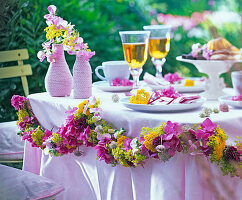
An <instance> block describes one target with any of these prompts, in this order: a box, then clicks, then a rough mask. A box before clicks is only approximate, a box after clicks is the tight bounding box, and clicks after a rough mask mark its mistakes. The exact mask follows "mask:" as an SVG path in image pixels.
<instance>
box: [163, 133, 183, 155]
mask: <svg viewBox="0 0 242 200" xmlns="http://www.w3.org/2000/svg"><path fill="white" fill-rule="evenodd" d="M162 145H164V147H165V148H166V149H169V150H168V153H169V155H170V156H171V157H173V156H174V155H175V153H176V151H178V152H181V151H182V150H183V148H182V145H181V142H180V140H179V138H178V137H177V136H175V135H173V136H172V138H171V139H169V140H168V139H163V138H162Z"/></svg>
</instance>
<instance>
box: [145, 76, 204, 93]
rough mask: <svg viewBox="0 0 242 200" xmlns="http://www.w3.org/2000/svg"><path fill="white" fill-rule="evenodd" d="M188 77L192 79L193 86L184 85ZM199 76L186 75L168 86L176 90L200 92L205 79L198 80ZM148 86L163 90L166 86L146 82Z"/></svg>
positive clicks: (202, 89)
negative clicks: (176, 82)
mask: <svg viewBox="0 0 242 200" xmlns="http://www.w3.org/2000/svg"><path fill="white" fill-rule="evenodd" d="M186 79H190V80H193V81H194V86H184V84H185V80H186ZM200 80H201V78H199V77H186V78H184V79H183V80H181V83H179V84H171V85H168V86H172V87H174V89H175V90H177V91H178V92H202V91H204V89H205V81H200ZM146 85H147V86H149V87H150V88H151V89H152V90H163V89H165V88H167V87H168V86H167V85H166V86H164V85H152V84H146Z"/></svg>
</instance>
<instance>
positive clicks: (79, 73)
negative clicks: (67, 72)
mask: <svg viewBox="0 0 242 200" xmlns="http://www.w3.org/2000/svg"><path fill="white" fill-rule="evenodd" d="M73 95H74V98H75V99H86V98H89V97H90V96H92V69H91V66H90V64H89V62H88V61H85V60H84V59H83V57H82V56H76V61H75V64H74V66H73Z"/></svg>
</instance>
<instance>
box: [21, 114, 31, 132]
mask: <svg viewBox="0 0 242 200" xmlns="http://www.w3.org/2000/svg"><path fill="white" fill-rule="evenodd" d="M29 124H34V118H33V117H28V116H26V117H23V121H21V122H19V123H18V128H19V129H20V130H21V131H24V130H25V128H26V126H27V125H29Z"/></svg>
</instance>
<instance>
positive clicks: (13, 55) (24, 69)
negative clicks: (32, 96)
mask: <svg viewBox="0 0 242 200" xmlns="http://www.w3.org/2000/svg"><path fill="white" fill-rule="evenodd" d="M27 59H29V54H28V50H27V49H18V50H11V51H1V52H0V63H3V62H11V61H17V63H18V66H9V67H1V68H0V79H3V78H12V77H21V81H22V86H23V89H24V94H25V96H26V97H27V96H28V95H29V86H28V81H27V77H26V76H28V75H32V69H31V66H30V65H29V64H28V65H24V63H23V60H27Z"/></svg>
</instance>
